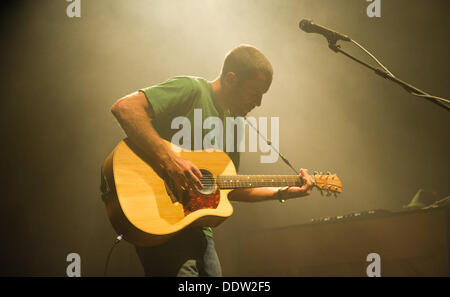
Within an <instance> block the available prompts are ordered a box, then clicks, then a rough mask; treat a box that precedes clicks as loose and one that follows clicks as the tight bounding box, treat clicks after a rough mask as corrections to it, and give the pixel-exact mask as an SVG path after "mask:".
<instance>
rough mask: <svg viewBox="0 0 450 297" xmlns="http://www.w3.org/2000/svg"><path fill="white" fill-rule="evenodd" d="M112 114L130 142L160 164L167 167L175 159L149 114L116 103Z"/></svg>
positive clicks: (127, 105) (123, 103)
mask: <svg viewBox="0 0 450 297" xmlns="http://www.w3.org/2000/svg"><path fill="white" fill-rule="evenodd" d="M111 112H112V113H113V114H114V116H115V117H116V119H117V121H118V122H119V124H120V126H121V127H122V129H123V130H124V132H125V134H126V135H127V136H128V138H129V139H130V141H131V142H132V143H133V144H135V145H136V146H138V147H139V148H140V149H141V150H142V151H143V152H145V153H146V154H147V155H148V156H149V157H150V158H152V159H153V160H155V161H157V162H158V164H162V165H165V164H167V163H168V162H170V161H171V159H172V158H173V152H172V151H171V150H170V148H169V147H168V146H167V145H166V144H165V143H164V141H163V140H162V139H161V137H160V136H159V135H158V133H157V132H156V131H155V129H154V128H153V126H152V124H151V122H150V119H149V115H148V114H147V112H146V111H145V110H143V109H141V108H139V107H136V106H134V105H132V104H126V103H125V102H122V103H119V102H118V103H116V104H115V105H114V106H113V108H112V109H111Z"/></svg>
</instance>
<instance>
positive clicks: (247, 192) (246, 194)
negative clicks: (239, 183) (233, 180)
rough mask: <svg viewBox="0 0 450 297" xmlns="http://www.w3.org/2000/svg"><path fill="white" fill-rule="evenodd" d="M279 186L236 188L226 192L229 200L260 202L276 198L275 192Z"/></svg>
mask: <svg viewBox="0 0 450 297" xmlns="http://www.w3.org/2000/svg"><path fill="white" fill-rule="evenodd" d="M278 189H279V188H273V187H263V188H248V189H236V190H233V191H231V192H230V193H229V194H228V199H230V200H231V201H240V202H261V201H269V200H275V199H278V196H277V192H278Z"/></svg>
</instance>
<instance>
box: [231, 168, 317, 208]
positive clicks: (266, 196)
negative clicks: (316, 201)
mask: <svg viewBox="0 0 450 297" xmlns="http://www.w3.org/2000/svg"><path fill="white" fill-rule="evenodd" d="M300 176H301V178H302V180H303V185H302V186H301V187H288V188H283V189H282V190H281V191H280V192H279V193H278V190H279V188H273V187H262V188H248V189H236V190H233V191H231V192H230V193H229V194H228V199H230V200H231V201H241V202H260V201H268V200H278V199H280V198H281V199H283V200H287V199H291V198H298V197H303V196H307V195H309V194H311V190H312V188H313V185H314V179H313V178H312V176H310V175H309V174H308V170H307V169H301V170H300ZM279 195H281V197H279Z"/></svg>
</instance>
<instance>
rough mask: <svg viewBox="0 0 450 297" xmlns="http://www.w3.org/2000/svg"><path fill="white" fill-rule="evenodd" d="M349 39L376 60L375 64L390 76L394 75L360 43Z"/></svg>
mask: <svg viewBox="0 0 450 297" xmlns="http://www.w3.org/2000/svg"><path fill="white" fill-rule="evenodd" d="M350 41H351V42H353V43H354V44H356V45H357V46H358V47H359V48H360V49H362V50H363V51H364V52H365V53H366V54H368V55H369V56H370V57H371V58H372V59H374V60H375V62H377V64H378V65H380V66H381V67H382V68H383V69H384V71H386V72H387V73H389V74H390V75H391V76H392V77H395V75H393V74H392V72H390V71H389V70H388V69H387V68H386V67H385V66H384V65H383V64H381V62H380V61H378V59H377V58H375V56H374V55H372V54H371V53H370V52H369V51H368V50H366V49H365V48H364V47H363V46H362V45H360V44H359V43H357V42H356V41H354V40H353V39H350Z"/></svg>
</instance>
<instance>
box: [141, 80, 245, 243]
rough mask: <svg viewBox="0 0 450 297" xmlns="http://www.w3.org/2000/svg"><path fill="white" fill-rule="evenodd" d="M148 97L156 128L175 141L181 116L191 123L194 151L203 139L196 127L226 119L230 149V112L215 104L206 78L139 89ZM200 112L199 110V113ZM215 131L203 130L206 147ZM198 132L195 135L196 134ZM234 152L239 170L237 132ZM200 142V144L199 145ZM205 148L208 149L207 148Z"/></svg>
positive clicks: (168, 81)
mask: <svg viewBox="0 0 450 297" xmlns="http://www.w3.org/2000/svg"><path fill="white" fill-rule="evenodd" d="M139 91H141V92H143V93H144V94H145V96H146V97H147V100H148V101H149V103H150V104H151V106H152V108H153V111H154V113H155V115H154V118H153V119H152V120H151V121H152V125H153V127H154V128H155V130H156V131H157V132H158V134H159V135H160V136H161V137H162V138H164V139H166V140H167V141H171V140H172V137H173V136H174V134H175V133H177V132H178V131H179V128H181V127H179V128H174V129H172V128H171V126H172V121H173V120H174V119H175V118H177V117H180V116H181V117H185V118H187V119H188V120H189V122H190V124H191V134H190V136H191V148H190V149H191V150H194V148H195V147H194V143H195V141H194V138H195V137H200V135H196V134H198V131H200V129H198V128H197V129H196V128H195V127H194V125H195V123H197V124H199V123H203V121H204V120H205V119H207V118H208V117H217V118H220V119H221V120H222V123H223V124H222V128H223V140H222V141H223V142H222V144H223V146H222V147H223V150H224V151H225V150H226V147H227V146H226V139H227V137H226V135H227V133H226V120H225V117H231V114H230V112H229V111H228V110H226V111H222V110H221V109H220V107H219V106H217V105H216V104H215V103H214V99H213V98H214V94H213V89H212V86H211V84H210V83H209V82H208V81H206V80H205V79H203V78H200V77H193V76H178V77H174V78H171V79H169V80H167V81H165V82H163V83H161V84H159V85H155V86H151V87H148V88H144V89H141V90H139ZM195 109H197V111H195ZM199 110H201V121H198V120H197V122H195V112H197V113H196V114H197V117H198V118H200V117H199ZM211 130H212V128H211V129H201V132H202V133H201V138H200V139H201V140H200V141H201V143H202V144H203V139H204V136H205V135H207V133H208V132H209V131H211ZM194 131H195V132H194ZM234 132H235V133H234V135H235V139H234V140H235V141H234V151H233V152H229V153H227V154H228V155H229V156H230V158H231V160H232V161H233V163H234V165H235V167H236V168H238V167H239V161H240V158H239V152H237V139H236V135H237V131H234ZM197 143H198V142H197ZM203 149H205V148H203ZM203 231H204V233H205V234H206V235H208V236H211V237H212V230H211V228H209V227H208V228H203Z"/></svg>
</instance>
